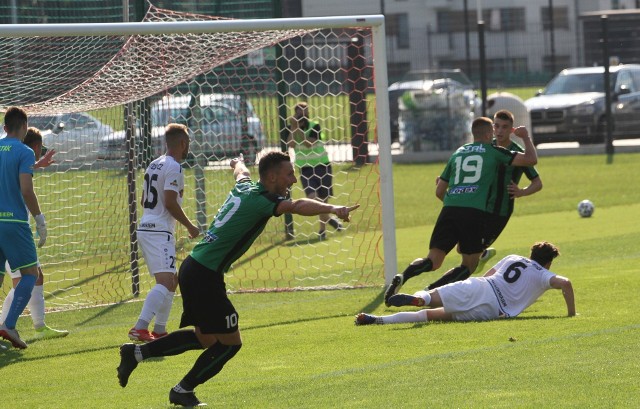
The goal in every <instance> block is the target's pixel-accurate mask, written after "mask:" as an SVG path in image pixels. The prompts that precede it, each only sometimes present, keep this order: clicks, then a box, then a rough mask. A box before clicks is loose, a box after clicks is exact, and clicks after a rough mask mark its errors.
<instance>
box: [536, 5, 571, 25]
mask: <svg viewBox="0 0 640 409" xmlns="http://www.w3.org/2000/svg"><path fill="white" fill-rule="evenodd" d="M549 22H550V21H549V7H543V8H542V28H543V29H544V30H549V29H550V27H551V25H550V24H549ZM553 28H554V29H557V28H563V29H567V30H568V29H569V9H568V8H567V7H554V8H553Z"/></svg>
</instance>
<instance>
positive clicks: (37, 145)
mask: <svg viewBox="0 0 640 409" xmlns="http://www.w3.org/2000/svg"><path fill="white" fill-rule="evenodd" d="M22 143H24V144H25V145H27V146H28V147H30V148H31V149H33V153H35V154H36V161H38V160H39V159H40V156H42V134H41V133H40V130H39V129H38V128H35V127H33V126H30V127H29V128H27V134H26V135H25V136H24V140H23V141H22Z"/></svg>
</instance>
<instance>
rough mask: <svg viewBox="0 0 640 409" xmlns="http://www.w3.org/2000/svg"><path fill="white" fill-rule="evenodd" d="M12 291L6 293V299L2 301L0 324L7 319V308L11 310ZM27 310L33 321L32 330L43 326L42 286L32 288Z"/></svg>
mask: <svg viewBox="0 0 640 409" xmlns="http://www.w3.org/2000/svg"><path fill="white" fill-rule="evenodd" d="M14 292H15V291H14V289H13V288H12V289H11V290H9V292H8V293H7V297H6V298H5V299H4V302H3V303H2V314H0V323H3V322H4V321H5V320H6V319H7V314H9V308H11V303H12V302H13V293H14ZM27 308H29V313H30V314H31V320H32V321H33V327H34V328H36V329H37V328H40V327H43V326H44V286H42V285H36V286H34V287H33V290H32V291H31V299H30V300H29V303H28V304H27Z"/></svg>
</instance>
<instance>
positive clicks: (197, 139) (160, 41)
mask: <svg viewBox="0 0 640 409" xmlns="http://www.w3.org/2000/svg"><path fill="white" fill-rule="evenodd" d="M0 66H1V67H2V76H1V79H0V95H1V97H0V107H1V108H2V111H3V112H4V110H5V109H6V108H7V107H8V106H12V105H18V106H22V107H25V108H26V109H27V111H28V113H29V115H30V117H29V118H30V125H32V126H37V127H39V128H40V129H41V130H42V131H43V139H44V145H45V146H46V147H48V148H49V149H55V150H56V151H57V154H56V159H57V163H55V164H54V165H52V166H50V167H49V168H47V169H44V170H39V171H37V172H35V176H34V185H35V187H36V191H37V193H38V196H39V198H40V204H41V207H42V208H43V213H44V214H46V216H47V221H48V227H49V239H48V241H47V246H46V247H44V248H42V249H39V258H40V262H41V264H42V266H43V270H44V273H45V283H46V284H45V297H46V299H47V306H48V308H77V307H81V306H89V305H97V304H109V303H116V302H122V301H126V300H129V299H132V298H135V297H137V296H139V295H143V294H145V293H146V291H148V289H149V288H150V287H151V285H150V283H151V280H150V277H149V275H148V274H147V271H146V267H145V264H144V259H143V258H142V254H141V252H139V250H138V248H137V242H136V240H137V238H136V232H135V228H136V224H137V222H138V220H139V218H140V217H141V215H142V209H141V207H140V203H139V202H140V194H141V189H142V186H143V183H142V181H141V179H142V177H143V175H144V168H145V166H146V164H148V163H149V162H150V161H151V160H152V159H153V158H154V157H156V156H158V155H160V154H162V153H163V152H164V146H163V140H162V136H163V128H164V126H165V125H166V124H167V123H169V122H179V123H184V124H186V125H187V126H188V127H189V129H190V132H191V136H192V146H191V151H192V155H191V157H189V158H188V159H187V161H186V162H185V164H184V169H185V182H186V185H187V186H186V188H185V192H184V202H183V207H184V208H185V211H186V213H187V214H188V215H189V217H191V218H192V220H197V221H198V223H199V224H200V225H201V226H203V227H204V228H206V226H208V224H209V223H210V222H211V221H212V218H213V216H214V215H215V213H216V211H217V209H218V207H219V206H220V205H221V204H222V203H223V201H224V200H225V198H226V195H227V193H228V192H229V190H230V189H231V187H232V185H233V180H232V174H231V171H230V169H229V166H228V162H229V159H230V158H233V157H235V156H237V155H239V154H240V153H242V154H243V155H244V157H245V158H247V160H248V162H253V163H255V162H256V161H258V160H259V159H260V157H261V155H264V153H265V152H268V151H270V150H286V149H287V147H286V145H285V144H284V141H285V140H286V137H287V135H288V131H287V128H286V126H287V119H288V117H289V116H291V115H292V114H293V107H294V106H295V105H296V104H297V103H298V102H301V101H305V102H307V103H308V104H309V111H310V117H312V119H314V120H315V121H317V122H318V123H320V124H321V126H322V128H323V130H324V135H325V138H326V140H325V146H326V148H327V150H328V152H329V155H330V159H331V161H332V164H333V178H334V183H333V197H332V198H331V199H330V202H331V203H336V204H345V205H346V204H353V203H360V205H361V207H360V209H359V210H358V212H357V213H355V214H354V215H353V221H352V222H351V223H349V224H348V225H346V229H345V230H344V231H335V230H333V229H332V228H331V227H327V236H326V240H321V238H320V237H319V236H318V226H319V222H318V219H317V218H312V217H306V218H305V217H298V216H295V217H284V216H283V217H278V218H273V219H272V220H271V221H270V223H269V225H268V226H267V228H266V229H265V232H264V233H263V234H262V236H261V237H260V238H259V239H258V240H257V241H256V243H255V244H254V245H253V247H252V248H251V249H250V250H249V251H248V252H247V253H246V254H245V256H244V257H242V258H241V259H240V260H238V262H237V263H236V264H235V265H234V266H233V267H232V269H231V270H230V271H229V273H228V274H227V277H226V280H227V283H228V288H229V289H230V290H232V291H289V290H298V289H309V288H351V287H359V286H372V285H382V284H383V283H384V282H385V281H386V282H388V281H389V280H390V279H391V277H392V276H393V275H394V274H395V271H396V247H395V226H394V205H393V185H392V173H391V148H390V137H389V113H388V111H389V108H388V98H387V74H386V51H385V36H384V18H383V17H382V16H354V17H324V18H301V19H265V20H232V19H222V18H214V17H211V16H203V15H195V14H188V13H179V12H174V11H169V10H164V9H159V8H155V7H153V6H152V7H151V8H150V9H149V11H148V13H147V16H146V17H145V20H144V21H143V22H142V23H101V24H52V25H49V24H43V25H30V24H24V25H0ZM292 153H293V152H292ZM250 169H251V171H252V175H253V177H254V179H257V177H258V174H257V171H258V170H257V167H256V166H252V167H250ZM291 194H292V197H293V198H300V197H304V193H303V191H302V188H301V186H300V184H297V185H295V186H294V187H293V189H292V193H291ZM176 236H177V244H178V263H179V262H180V261H181V260H182V259H184V257H186V255H188V253H189V251H190V250H191V249H192V247H193V246H194V245H195V242H194V241H193V240H190V239H189V238H188V236H187V233H186V230H185V229H184V228H183V227H182V226H178V228H177V232H176ZM385 273H386V276H385ZM9 285H10V280H5V284H4V287H3V288H2V292H3V293H6V292H7V291H8V289H9V287H8V286H9Z"/></svg>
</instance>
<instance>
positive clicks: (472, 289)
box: [355, 242, 576, 325]
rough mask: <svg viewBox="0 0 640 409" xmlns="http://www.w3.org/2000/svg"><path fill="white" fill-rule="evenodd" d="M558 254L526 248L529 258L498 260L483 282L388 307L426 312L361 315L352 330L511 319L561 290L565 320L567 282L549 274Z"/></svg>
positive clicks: (570, 302) (543, 247) (569, 296)
mask: <svg viewBox="0 0 640 409" xmlns="http://www.w3.org/2000/svg"><path fill="white" fill-rule="evenodd" d="M559 254H560V252H559V251H558V249H557V248H556V247H555V246H554V245H553V244H551V243H549V242H538V243H535V244H534V245H533V246H532V247H531V256H530V257H529V258H526V257H522V256H517V255H511V256H507V257H505V258H503V259H502V260H500V261H499V262H498V264H496V265H495V266H494V267H493V268H491V269H490V270H489V271H487V272H486V273H485V275H484V276H483V277H471V278H468V279H466V280H464V281H458V282H455V283H451V284H447V285H445V286H442V287H440V288H438V289H435V290H430V291H424V290H423V291H418V292H417V293H415V294H414V295H409V294H395V295H393V296H391V297H390V298H389V304H391V305H393V306H396V307H400V306H404V305H412V306H416V307H423V306H428V307H431V308H430V309H422V310H420V311H411V312H399V313H397V314H392V315H386V316H376V315H370V314H365V313H360V314H358V315H357V316H356V319H355V323H356V325H369V324H399V323H406V322H427V321H487V320H492V319H496V318H511V317H515V316H517V315H518V314H520V313H521V312H522V311H524V310H525V309H526V308H527V307H529V306H530V305H531V304H533V303H534V302H535V301H536V300H537V299H538V298H539V297H540V296H541V295H542V294H543V293H544V292H545V291H547V290H549V289H551V288H554V289H558V290H562V294H563V295H564V300H565V302H566V304H567V313H568V315H569V316H570V317H572V316H574V315H576V307H575V302H574V295H573V286H572V285H571V281H570V280H569V279H568V278H565V277H562V276H559V275H556V274H554V273H552V272H551V271H549V268H550V267H551V262H552V261H553V259H554V258H556V257H557V256H558V255H559Z"/></svg>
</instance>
